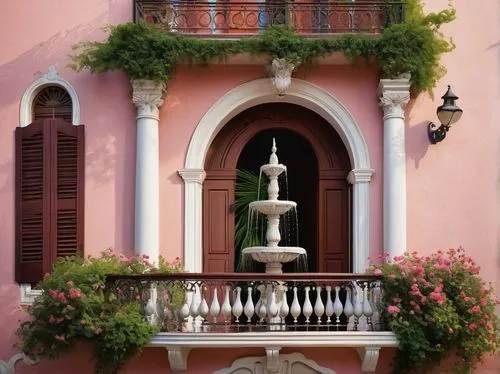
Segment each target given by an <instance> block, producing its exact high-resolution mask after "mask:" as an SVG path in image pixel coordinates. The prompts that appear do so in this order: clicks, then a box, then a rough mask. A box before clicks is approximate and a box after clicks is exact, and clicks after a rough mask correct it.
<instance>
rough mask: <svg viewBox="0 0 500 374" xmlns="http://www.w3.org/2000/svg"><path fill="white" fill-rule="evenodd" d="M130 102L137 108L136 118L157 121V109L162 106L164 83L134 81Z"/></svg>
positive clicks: (147, 80) (145, 80)
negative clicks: (147, 118) (148, 118)
mask: <svg viewBox="0 0 500 374" xmlns="http://www.w3.org/2000/svg"><path fill="white" fill-rule="evenodd" d="M131 84H132V101H133V103H134V104H135V106H136V107H137V118H143V117H150V118H154V119H156V120H158V119H159V108H160V106H161V105H162V104H163V98H162V96H163V92H164V90H165V83H163V82H155V81H152V80H149V79H134V80H132V81H131Z"/></svg>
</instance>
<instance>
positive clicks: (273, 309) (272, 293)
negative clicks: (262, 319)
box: [267, 285, 278, 319]
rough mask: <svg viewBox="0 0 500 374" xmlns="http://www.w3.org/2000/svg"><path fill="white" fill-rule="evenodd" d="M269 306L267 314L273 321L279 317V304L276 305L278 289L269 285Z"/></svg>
mask: <svg viewBox="0 0 500 374" xmlns="http://www.w3.org/2000/svg"><path fill="white" fill-rule="evenodd" d="M268 300H269V301H268V305H267V313H268V315H269V317H270V318H271V319H272V318H274V317H276V316H277V315H278V304H276V288H275V287H274V286H272V285H269V298H268Z"/></svg>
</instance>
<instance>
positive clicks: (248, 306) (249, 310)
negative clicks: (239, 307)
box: [244, 287, 255, 324]
mask: <svg viewBox="0 0 500 374" xmlns="http://www.w3.org/2000/svg"><path fill="white" fill-rule="evenodd" d="M247 291H248V296H247V302H246V303H245V308H244V312H245V316H247V323H248V324H250V323H251V320H252V317H253V314H254V312H255V307H254V305H253V300H252V287H248V289H247Z"/></svg>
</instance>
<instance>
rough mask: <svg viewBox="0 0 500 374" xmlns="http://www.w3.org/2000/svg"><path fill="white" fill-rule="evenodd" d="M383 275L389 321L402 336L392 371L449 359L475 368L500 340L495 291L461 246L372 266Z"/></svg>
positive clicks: (459, 369) (458, 368) (461, 367)
mask: <svg viewBox="0 0 500 374" xmlns="http://www.w3.org/2000/svg"><path fill="white" fill-rule="evenodd" d="M372 271H373V273H374V274H375V275H380V276H381V278H382V284H383V290H384V297H383V301H384V304H385V314H386V321H388V325H389V327H390V328H391V329H392V331H394V333H395V334H396V336H397V338H398V340H399V350H398V352H397V354H396V357H395V361H394V373H413V372H417V373H423V372H427V371H426V370H424V368H428V369H429V368H430V367H432V366H434V365H438V364H439V363H440V362H441V361H442V360H443V359H445V358H451V359H452V360H453V363H454V370H455V372H456V373H471V372H472V370H473V369H474V368H475V367H476V366H477V365H478V363H479V362H481V360H482V359H483V357H484V355H485V354H486V353H492V352H495V350H496V349H497V348H498V345H499V343H500V338H499V336H498V327H499V325H498V319H497V316H496V314H495V304H496V301H495V299H494V295H493V290H492V288H491V286H487V285H486V284H485V283H484V282H483V281H482V280H481V278H480V277H479V275H478V272H479V267H478V266H477V265H476V263H475V262H474V260H472V259H471V258H470V257H467V256H466V254H465V251H464V250H463V249H462V248H459V249H456V250H455V249H450V250H448V251H446V252H442V251H438V252H437V253H436V254H433V255H431V256H427V257H421V256H418V255H417V253H416V252H413V253H406V254H405V255H404V256H398V257H395V258H394V261H393V262H392V263H391V262H390V263H385V264H382V265H373V266H372Z"/></svg>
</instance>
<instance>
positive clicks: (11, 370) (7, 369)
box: [0, 353, 37, 374]
mask: <svg viewBox="0 0 500 374" xmlns="http://www.w3.org/2000/svg"><path fill="white" fill-rule="evenodd" d="M20 360H23V361H24V363H25V364H27V365H34V364H36V363H37V361H33V360H31V359H30V358H29V357H27V356H26V355H25V354H24V353H17V354H15V355H14V356H12V357H11V358H10V360H9V361H7V362H5V361H3V360H0V374H15V372H16V364H17V363H18V361H20Z"/></svg>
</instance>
